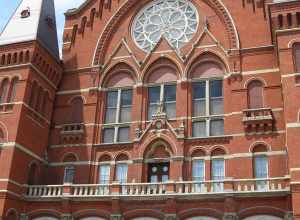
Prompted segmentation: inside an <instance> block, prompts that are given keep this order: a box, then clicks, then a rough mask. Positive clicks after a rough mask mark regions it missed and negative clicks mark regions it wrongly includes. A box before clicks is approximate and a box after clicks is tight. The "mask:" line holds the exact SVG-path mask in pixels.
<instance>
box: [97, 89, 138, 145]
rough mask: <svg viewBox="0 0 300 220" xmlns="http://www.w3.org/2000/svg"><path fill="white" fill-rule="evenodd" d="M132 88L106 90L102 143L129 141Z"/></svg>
mask: <svg viewBox="0 0 300 220" xmlns="http://www.w3.org/2000/svg"><path fill="white" fill-rule="evenodd" d="M131 108H132V90H131V89H118V90H113V91H108V92H107V96H106V114H105V126H104V127H105V128H104V132H103V133H104V134H103V142H104V143H117V142H129V141H130V122H131Z"/></svg>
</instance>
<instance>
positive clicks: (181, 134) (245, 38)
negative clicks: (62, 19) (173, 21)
mask: <svg viewBox="0 0 300 220" xmlns="http://www.w3.org/2000/svg"><path fill="white" fill-rule="evenodd" d="M149 2H151V1H149V0H143V1H141V0H86V2H85V3H84V4H83V5H82V6H80V7H79V8H77V9H72V10H69V11H68V12H67V13H66V24H65V29H64V34H63V46H62V61H58V60H57V59H56V58H55V57H53V56H52V55H51V53H50V52H49V50H47V48H45V45H44V44H43V43H41V42H39V41H27V42H22V43H16V44H8V45H2V46H0V100H1V91H2V93H3V91H4V89H3V88H6V87H7V89H6V90H7V94H6V95H5V96H3V100H2V101H1V102H0V103H1V104H0V168H1V170H2V172H0V219H1V218H2V219H4V220H6V219H7V220H12V219H14V220H15V219H22V220H25V219H26V220H27V219H28V220H31V219H39V218H40V217H49V220H52V219H74V220H77V219H78V220H79V219H83V220H88V217H95V218H94V219H97V218H96V217H98V218H99V219H116V220H117V219H125V220H127V219H128V220H129V219H138V218H144V219H148V218H149V219H150V220H151V219H168V220H169V219H170V220H173V219H205V220H213V219H226V220H227V219H232V220H233V219H241V220H242V219H247V220H252V219H253V220H255V219H270V220H278V219H293V218H294V219H300V160H299V158H298V153H299V152H300V151H299V149H298V147H299V143H300V135H299V134H300V122H299V120H300V112H299V109H300V99H299V98H298V95H299V94H300V87H299V86H300V74H299V73H298V72H299V71H300V70H299V69H297V65H298V66H299V63H300V60H297V50H296V48H297V45H298V43H300V1H298V0H296V1H278V2H273V1H271V0H253V1H248V0H190V2H191V3H192V4H193V5H194V6H195V8H196V9H197V11H198V13H199V19H198V20H199V25H198V28H197V32H196V33H195V34H194V36H193V38H192V40H191V41H190V42H189V43H187V44H185V45H184V46H183V47H182V48H181V49H180V50H176V49H174V48H173V47H172V46H171V45H170V43H169V42H168V40H166V38H164V37H162V38H161V39H160V40H159V41H158V43H157V44H156V46H155V47H154V48H153V50H151V51H150V52H148V53H146V52H144V51H143V50H141V49H140V48H139V47H138V46H137V45H136V43H135V42H134V40H133V38H132V31H131V30H132V25H133V21H134V18H135V16H136V14H137V13H138V12H139V11H140V10H141V9H142V8H143V7H144V6H145V5H147V4H148V3H149ZM298 58H300V57H299V56H298ZM206 64H209V65H208V67H206V66H203V65H206ZM213 65H215V66H216V67H213ZM212 68H216V69H213V71H212ZM218 68H219V69H218ZM219 70H220V71H221V72H218V71H219ZM155 74H156V75H155ZM214 74H215V75H214ZM212 79H218V80H222V84H223V85H222V87H223V89H222V91H223V95H222V96H223V103H224V104H223V106H224V111H223V112H222V113H221V114H219V115H217V116H211V115H206V116H205V117H194V115H193V114H194V113H193V112H194V107H193V106H194V102H195V101H193V97H194V95H193V85H194V83H195V82H206V83H207V84H206V85H208V86H209V85H210V82H211V81H210V80H212ZM5 80H6V81H8V83H6V84H7V85H8V86H6V87H5V86H3V85H6V84H5V83H3V82H5ZM14 80H17V83H14V82H15V81H14ZM252 82H256V84H255V85H254V87H255V86H257V85H261V87H262V88H261V90H259V88H258V89H257V90H255V89H256V87H255V88H254V89H253V93H252V92H250V87H251V86H250V85H251V83H252ZM170 83H171V84H172V85H175V86H176V102H175V104H174V107H176V111H175V116H174V117H173V118H172V119H170V118H168V116H167V115H166V112H165V110H166V109H163V107H161V109H160V108H158V109H160V110H161V111H160V110H157V112H156V113H155V115H153V117H151V118H150V119H149V118H148V111H149V98H150V95H149V88H150V87H152V86H153V85H158V84H159V85H162V84H165V85H167V84H170ZM14 84H16V86H15V87H14V86H13V85H14ZM123 87H124V88H126V89H131V90H132V106H131V113H130V117H131V120H130V122H128V123H122V122H118V123H117V124H113V125H112V124H110V123H106V122H105V118H106V114H107V111H108V110H107V105H108V104H107V103H108V101H107V99H108V98H107V94H108V93H109V91H117V90H118V89H120V88H123ZM14 88H15V93H14V92H13V91H14ZM9 91H10V92H9ZM120 91H121V90H120ZM206 91H209V88H208V87H206ZM119 93H120V94H121V92H119ZM209 93H210V92H209ZM211 93H212V92H211ZM259 93H262V94H261V96H262V97H261V98H262V99H261V100H258V101H257V100H254V102H255V103H256V104H257V103H260V102H261V103H262V104H258V105H261V106H260V107H259V108H252V107H251V104H249V103H251V101H250V99H251V98H253V97H252V96H253V95H250V94H254V96H255V95H257V96H260V94H259ZM9 94H15V95H14V96H13V98H11V97H12V95H9ZM208 99H209V100H210V101H209V103H211V102H212V98H210V97H208ZM207 102H208V101H207ZM211 105H212V104H209V106H210V107H208V106H207V105H206V108H212V107H211ZM173 110H174V109H173ZM210 111H212V110H210ZM120 114H121V113H120ZM220 119H221V120H224V132H222V134H218V135H208V136H206V137H194V136H195V135H193V134H194V133H195V130H193V125H194V123H195V122H197V121H202V122H203V121H207V122H205V123H209V125H208V124H205V125H206V126H207V127H205V128H206V129H208V128H209V130H208V131H207V132H212V133H213V131H212V129H213V125H212V122H211V121H214V120H220ZM124 126H125V127H126V126H129V128H130V133H129V134H130V138H129V141H126V142H124V143H120V142H118V141H117V142H115V143H104V138H105V137H104V135H105V134H104V131H105V129H106V128H114V129H115V131H116V130H118V132H121V131H120V130H119V129H120V127H121V128H122V127H124ZM218 128H220V127H218ZM218 128H217V129H218ZM194 129H195V128H194ZM221 130H222V129H221ZM196 136H197V135H196ZM116 138H117V137H116ZM260 156H263V157H264V158H265V157H266V158H267V171H268V173H267V178H266V179H260V180H257V179H256V174H255V165H254V163H255V158H256V157H260ZM220 159H222V160H224V164H225V165H224V170H225V173H224V178H223V179H222V181H220V182H218V181H216V182H217V183H216V182H214V181H213V180H216V179H214V177H215V176H214V174H213V173H212V170H213V167H214V165H213V163H214V161H215V160H220ZM196 160H201V161H204V173H205V176H204V179H203V182H201V183H198V184H196V183H195V182H193V180H194V179H193V163H194V161H196ZM104 164H105V165H108V166H109V167H110V169H109V173H110V175H109V180H108V183H107V184H106V185H100V183H99V179H100V177H99V173H100V166H101V165H104ZM118 164H127V166H128V173H127V180H126V182H127V183H126V184H125V183H124V184H123V185H122V184H120V182H118V181H117V167H118ZM151 164H168V166H169V170H168V171H167V172H168V181H166V182H164V183H153V184H152V185H149V184H148V182H149V180H150V177H149V175H150V172H151V169H150V167H151ZM68 167H69V168H72V169H73V171H74V180H73V181H72V183H65V184H64V179H65V178H66V177H65V175H66V174H65V172H66V168H68ZM262 182H263V184H265V185H264V186H265V188H263V189H259V184H260V183H262ZM216 184H219V185H221V186H222V187H221V188H222V189H221V190H215V189H214V187H215V186H216ZM198 186H200V187H201V189H200V190H199V189H198V190H197V187H198ZM41 219H43V218H41ZM44 219H46V220H48V218H44ZM90 219H93V218H90Z"/></svg>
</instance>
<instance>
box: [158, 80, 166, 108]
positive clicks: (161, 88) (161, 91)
mask: <svg viewBox="0 0 300 220" xmlns="http://www.w3.org/2000/svg"><path fill="white" fill-rule="evenodd" d="M164 93H165V92H164V84H161V85H160V100H159V102H160V104H164V95H165V94H164Z"/></svg>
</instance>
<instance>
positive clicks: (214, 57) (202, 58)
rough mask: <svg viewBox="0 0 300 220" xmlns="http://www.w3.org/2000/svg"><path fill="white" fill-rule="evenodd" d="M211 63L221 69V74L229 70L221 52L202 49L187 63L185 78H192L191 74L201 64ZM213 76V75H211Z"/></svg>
mask: <svg viewBox="0 0 300 220" xmlns="http://www.w3.org/2000/svg"><path fill="white" fill-rule="evenodd" d="M206 64H211V65H214V66H215V67H217V68H219V69H220V71H222V72H223V73H222V75H225V74H226V72H228V71H229V69H230V68H229V65H228V63H227V61H226V59H225V57H222V56H221V54H217V53H215V52H214V51H204V52H202V53H200V54H199V55H198V56H196V57H195V58H193V59H192V60H191V61H190V63H189V64H188V65H187V68H186V72H185V78H194V77H193V76H192V75H193V73H194V72H195V71H197V69H198V68H199V67H201V66H202V65H206ZM212 77H213V76H212Z"/></svg>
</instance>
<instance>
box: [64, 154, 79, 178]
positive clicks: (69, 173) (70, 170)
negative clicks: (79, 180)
mask: <svg viewBox="0 0 300 220" xmlns="http://www.w3.org/2000/svg"><path fill="white" fill-rule="evenodd" d="M76 161H77V156H76V155H75V154H73V153H67V154H66V155H65V156H64V159H63V162H64V163H65V164H66V165H65V168H64V176H63V183H64V184H73V183H74V182H75V171H76V169H75V166H74V163H75V162H76Z"/></svg>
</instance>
